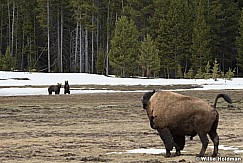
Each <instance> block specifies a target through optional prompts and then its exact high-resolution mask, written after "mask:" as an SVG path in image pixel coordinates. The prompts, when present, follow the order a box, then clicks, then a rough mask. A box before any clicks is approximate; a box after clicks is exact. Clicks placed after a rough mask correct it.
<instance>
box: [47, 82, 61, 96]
mask: <svg viewBox="0 0 243 163" xmlns="http://www.w3.org/2000/svg"><path fill="white" fill-rule="evenodd" d="M61 87H62V84H60V83H57V85H51V86H50V87H49V88H48V93H49V95H51V94H52V92H55V94H59V93H60V89H61Z"/></svg>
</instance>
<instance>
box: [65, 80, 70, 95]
mask: <svg viewBox="0 0 243 163" xmlns="http://www.w3.org/2000/svg"><path fill="white" fill-rule="evenodd" d="M66 93H68V94H70V87H69V84H68V81H65V85H64V94H66Z"/></svg>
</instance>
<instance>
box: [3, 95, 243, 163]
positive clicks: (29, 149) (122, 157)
mask: <svg viewBox="0 0 243 163" xmlns="http://www.w3.org/2000/svg"><path fill="white" fill-rule="evenodd" d="M222 92H224V93H227V94H229V95H230V96H231V98H232V99H233V101H234V103H233V105H232V106H230V107H228V104H227V103H226V102H224V101H223V100H221V99H220V100H219V102H218V105H217V106H218V111H219V114H220V122H219V127H218V134H219V137H220V144H221V145H226V146H234V147H238V148H239V150H243V143H242V142H243V90H227V91H193V90H190V91H181V92H179V93H182V94H186V95H191V96H196V97H199V98H202V99H205V100H207V101H208V102H209V103H211V104H212V103H213V100H214V98H215V96H216V95H217V94H218V93H222ZM142 95H143V93H106V94H79V95H50V96H49V95H45V96H18V97H0V162H2V163H5V162H10V163H11V162H13V163H15V162H24V163H26V162H34V163H35V162H36V163H39V162H41V163H43V162H114V163H115V162H124V163H126V162H127V163H160V162H172V163H174V162H197V160H195V156H196V154H198V153H199V151H200V148H201V143H200V140H199V138H198V136H196V137H194V139H193V140H189V138H187V139H186V146H185V149H184V152H183V153H182V155H181V156H179V157H171V158H164V155H163V154H157V155H155V154H133V153H120V154H117V153H111V152H125V151H126V150H132V149H139V148H156V149H161V148H164V145H163V143H162V141H161V140H160V138H159V136H158V134H157V132H156V131H155V130H153V129H151V128H150V126H149V122H148V118H147V115H146V112H145V110H143V109H142V105H141V101H140V98H141V96H142ZM209 146H212V142H211V141H210V144H209ZM109 153H111V154H109ZM211 154H212V148H209V147H208V149H207V151H206V156H211ZM219 156H221V157H241V158H242V159H243V153H238V154H237V153H235V152H234V151H233V150H222V149H220V150H219Z"/></svg>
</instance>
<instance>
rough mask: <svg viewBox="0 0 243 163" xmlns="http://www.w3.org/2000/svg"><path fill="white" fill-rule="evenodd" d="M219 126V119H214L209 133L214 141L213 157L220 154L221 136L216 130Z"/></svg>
mask: <svg viewBox="0 0 243 163" xmlns="http://www.w3.org/2000/svg"><path fill="white" fill-rule="evenodd" d="M217 127H218V119H217V120H216V121H214V123H213V125H212V128H211V130H210V131H209V133H208V135H209V137H210V139H211V140H212V141H213V145H214V150H213V155H212V157H216V156H217V154H218V146H219V136H218V134H217V131H216V130H217Z"/></svg>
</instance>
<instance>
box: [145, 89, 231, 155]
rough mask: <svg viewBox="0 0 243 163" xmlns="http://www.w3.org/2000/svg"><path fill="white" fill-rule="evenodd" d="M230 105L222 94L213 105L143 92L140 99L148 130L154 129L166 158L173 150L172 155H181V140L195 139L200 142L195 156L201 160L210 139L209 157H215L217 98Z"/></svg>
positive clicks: (162, 93) (194, 98) (191, 98)
mask: <svg viewBox="0 0 243 163" xmlns="http://www.w3.org/2000/svg"><path fill="white" fill-rule="evenodd" d="M221 97H222V98H223V99H224V100H225V101H227V102H228V103H232V100H231V99H230V97H229V96H228V95H226V94H218V95H217V96H216V98H215V101H214V105H213V106H211V105H210V104H208V103H207V102H206V101H204V100H202V99H199V98H196V97H190V96H185V95H181V94H178V93H174V92H167V91H158V92H156V91H153V92H147V93H145V94H144V95H143V97H142V103H143V108H144V109H146V111H147V115H148V118H149V121H150V126H151V128H153V129H156V130H157V131H158V133H159V135H160V137H161V139H162V141H163V142H164V145H165V148H166V156H165V157H170V155H171V153H170V151H171V150H172V149H173V147H175V148H176V155H177V156H178V155H180V154H181V152H180V151H181V150H183V148H184V146H185V136H191V137H193V136H196V135H197V134H198V135H199V138H200V140H201V142H202V148H201V151H200V153H199V156H204V154H205V151H206V148H207V146H208V142H209V140H208V137H207V134H208V135H209V136H210V138H211V140H212V141H213V144H214V151H213V155H212V156H213V157H215V156H217V154H218V145H219V136H218V134H217V131H216V130H217V127H218V122H219V114H218V112H217V110H216V104H217V100H218V98H221Z"/></svg>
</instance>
